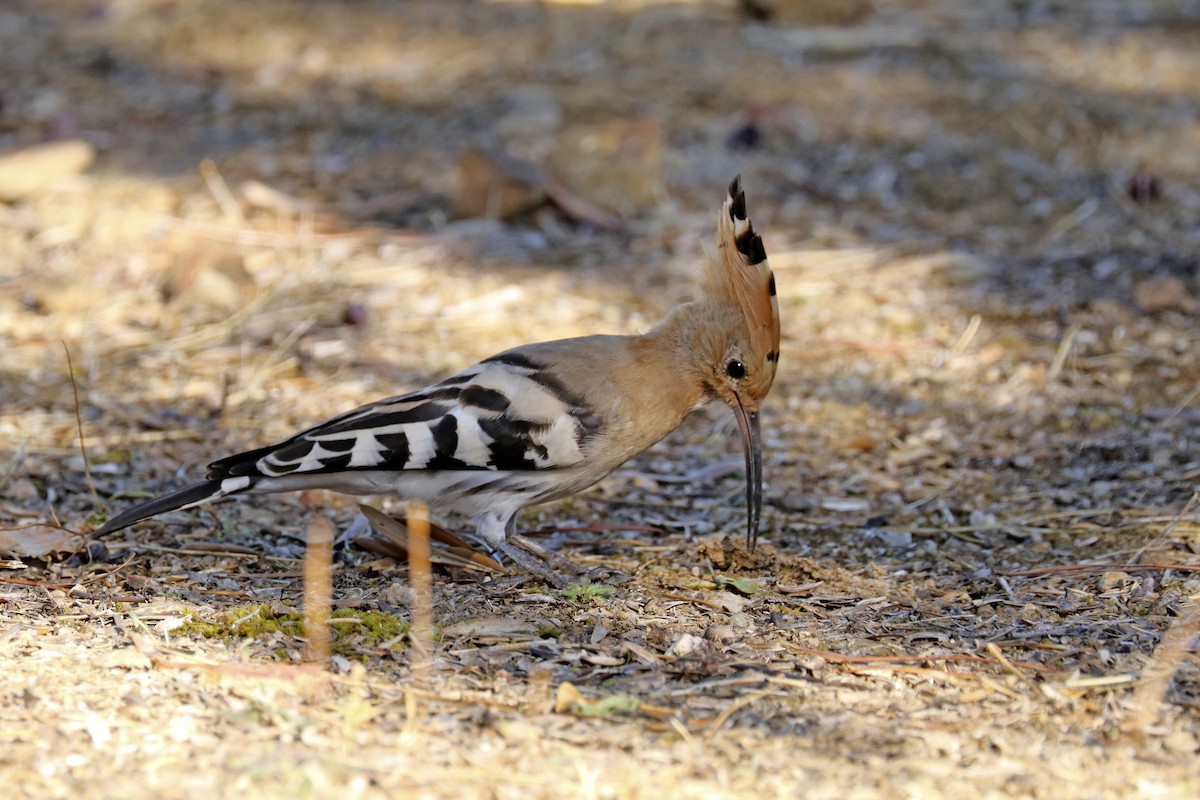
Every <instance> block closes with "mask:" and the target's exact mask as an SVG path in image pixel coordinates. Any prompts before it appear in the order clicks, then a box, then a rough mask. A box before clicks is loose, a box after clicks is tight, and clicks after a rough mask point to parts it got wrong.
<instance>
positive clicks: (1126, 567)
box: [1004, 563, 1200, 578]
mask: <svg viewBox="0 0 1200 800" xmlns="http://www.w3.org/2000/svg"><path fill="white" fill-rule="evenodd" d="M1168 569H1173V570H1178V571H1179V572H1200V564H1118V563H1107V564H1060V565H1059V566H1056V567H1038V568H1037V569H1025V570H1020V571H1019V572H1006V573H1004V574H1005V575H1006V576H1008V577H1010V578H1028V577H1032V576H1034V575H1053V574H1055V573H1070V572H1109V571H1112V570H1121V571H1123V572H1133V571H1147V570H1168Z"/></svg>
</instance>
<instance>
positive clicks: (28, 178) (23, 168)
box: [0, 139, 96, 203]
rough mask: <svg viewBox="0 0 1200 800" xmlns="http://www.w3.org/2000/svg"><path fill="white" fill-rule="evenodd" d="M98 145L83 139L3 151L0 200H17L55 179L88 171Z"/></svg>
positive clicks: (33, 193)
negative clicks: (95, 145) (94, 145)
mask: <svg viewBox="0 0 1200 800" xmlns="http://www.w3.org/2000/svg"><path fill="white" fill-rule="evenodd" d="M95 160H96V148H95V147H93V146H92V145H91V144H90V143H88V142H85V141H83V140H82V139H67V140H65V141H60V142H47V143H46V144H38V145H33V146H31V147H23V148H21V149H20V150H10V151H9V152H7V153H0V200H4V201H5V202H9V203H12V202H16V201H18V200H24V199H26V198H28V197H30V196H32V195H35V194H37V193H38V192H40V191H41V190H42V189H44V188H45V187H46V186H48V185H49V184H50V183H51V182H52V181H54V180H55V179H57V178H62V177H65V176H68V175H78V174H79V173H81V172H85V171H86V170H87V169H88V168H89V167H90V166H92V162H93V161H95Z"/></svg>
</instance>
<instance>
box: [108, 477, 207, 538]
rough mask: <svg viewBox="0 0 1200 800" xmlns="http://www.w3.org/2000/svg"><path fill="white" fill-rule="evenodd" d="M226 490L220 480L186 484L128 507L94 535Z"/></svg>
mask: <svg viewBox="0 0 1200 800" xmlns="http://www.w3.org/2000/svg"><path fill="white" fill-rule="evenodd" d="M225 494H226V493H225V492H223V491H221V482H220V481H201V482H200V483H193V484H192V485H191V486H185V487H184V488H182V489H179V490H177V491H174V492H170V493H168V494H164V495H162V496H161V497H155V498H154V499H153V500H147V501H146V502H144V503H139V504H137V505H136V506H134V507H133V508H127V509H125V510H124V511H122V512H121V513H120V514H117V515H116V516H115V517H113V518H112V519H110V520H109V521H108V522H106V523H104V525H102V526H101V527H100V528H99V529H98V530H96V531H95V532H94V533H93V534H92V535H93V536H107V535H108V534H110V533H114V532H116V531H119V530H121V529H122V528H128V527H129V526H130V525H132V524H134V523H135V522H141V521H142V520H144V519H147V518H149V517H153V516H155V515H157V514H162V513H165V512H167V511H174V510H175V509H177V508H183V507H184V506H190V505H193V504H195V503H202V502H204V501H205V500H210V499H213V500H215V499H216V498H218V497H224V496H225Z"/></svg>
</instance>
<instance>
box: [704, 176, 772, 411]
mask: <svg viewBox="0 0 1200 800" xmlns="http://www.w3.org/2000/svg"><path fill="white" fill-rule="evenodd" d="M717 247H718V253H717V256H716V257H712V256H710V257H709V258H708V260H707V263H706V264H705V266H704V272H703V273H702V276H701V284H702V286H703V288H704V291H705V293H706V294H707V296H708V297H709V298H710V299H714V300H722V301H726V302H730V303H732V304H733V305H734V306H735V307H737V308H738V309H740V310H741V312H742V315H743V316H744V317H745V320H746V327H747V328H748V329H749V332H750V347H751V349H752V351H753V353H754V357H755V358H756V359H761V363H759V364H756V365H755V366H756V367H758V369H757V370H755V372H756V373H757V374H758V375H759V376H761V379H760V381H757V383H759V385H760V386H762V394H766V391H767V389H769V388H770V387H771V383H772V382H773V381H774V380H775V370H776V368H777V367H778V365H779V303H778V301H777V300H776V298H775V275H774V274H773V273H772V272H771V267H770V265H769V264H767V252H766V250H765V249H764V248H763V242H762V237H760V236H759V235H758V234H757V233H755V232H754V226H753V225H752V224H751V222H750V218H749V217H748V216H747V214H746V193H745V192H743V191H742V178H741V176H740V175H739V176H738V177H736V178H734V179H733V182H732V183H730V184H729V196H728V197H726V198H725V203H724V205H723V206H722V207H721V212H720V216H719V218H718V220H717ZM747 355H749V354H747Z"/></svg>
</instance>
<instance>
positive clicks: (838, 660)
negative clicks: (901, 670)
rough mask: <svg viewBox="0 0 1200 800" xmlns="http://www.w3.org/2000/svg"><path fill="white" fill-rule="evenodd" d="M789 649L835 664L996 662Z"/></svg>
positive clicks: (791, 646) (1026, 666)
mask: <svg viewBox="0 0 1200 800" xmlns="http://www.w3.org/2000/svg"><path fill="white" fill-rule="evenodd" d="M787 646H788V648H789V649H792V650H796V651H798V652H801V653H808V654H809V655H813V656H820V657H821V658H823V659H825V660H826V661H831V662H833V663H835V664H905V663H922V662H926V661H931V662H932V661H941V662H947V661H961V662H964V663H968V664H991V665H993V666H994V665H995V664H996V662H995V661H994V660H992V659H990V658H984V657H983V656H973V655H968V654H966V653H950V654H947V655H942V656H939V655H927V656H847V655H842V654H841V653H832V652H830V651H828V650H817V649H816V648H812V647H801V646H800V645H797V644H788V645H787ZM1000 663H1001V664H1002V665H1004V666H1006V667H1008V668H1009V669H1011V668H1013V667H1014V665H1013V664H1012V662H1009V661H1004V660H1002V661H1001V662H1000ZM1015 666H1018V667H1020V668H1022V669H1027V670H1030V671H1031V672H1045V671H1047V670H1048V668H1047V667H1043V666H1042V665H1040V664H1017V665H1015Z"/></svg>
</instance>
